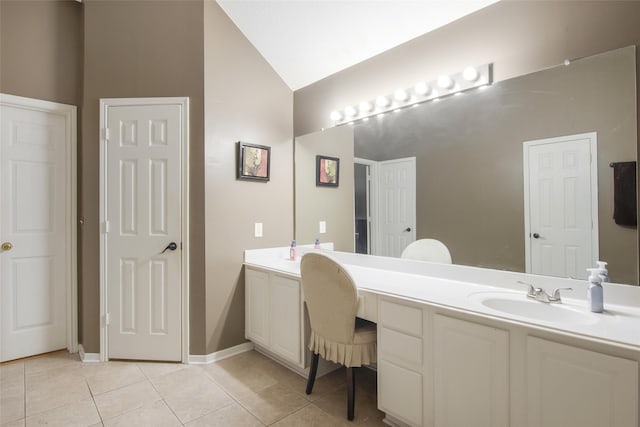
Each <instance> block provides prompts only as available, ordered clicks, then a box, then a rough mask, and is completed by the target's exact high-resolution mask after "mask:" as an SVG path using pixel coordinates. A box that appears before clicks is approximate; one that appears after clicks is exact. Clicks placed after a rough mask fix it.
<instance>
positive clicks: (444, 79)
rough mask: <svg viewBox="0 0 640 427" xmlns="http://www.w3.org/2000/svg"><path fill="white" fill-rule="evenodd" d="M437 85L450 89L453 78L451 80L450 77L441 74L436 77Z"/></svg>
mask: <svg viewBox="0 0 640 427" xmlns="http://www.w3.org/2000/svg"><path fill="white" fill-rule="evenodd" d="M438 86H440V87H441V88H443V89H451V88H452V87H453V80H451V77H449V76H447V75H446V74H443V75H441V76H440V77H438Z"/></svg>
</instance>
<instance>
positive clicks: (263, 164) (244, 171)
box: [236, 141, 271, 181]
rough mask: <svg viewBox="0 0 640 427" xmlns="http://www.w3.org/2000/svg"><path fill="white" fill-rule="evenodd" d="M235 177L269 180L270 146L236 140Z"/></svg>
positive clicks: (249, 179) (250, 179)
mask: <svg viewBox="0 0 640 427" xmlns="http://www.w3.org/2000/svg"><path fill="white" fill-rule="evenodd" d="M237 144H238V153H237V154H238V155H237V168H236V169H237V173H236V179H242V180H248V181H269V178H270V174H271V147H268V146H266V145H257V144H249V143H246V142H242V141H238V143H237Z"/></svg>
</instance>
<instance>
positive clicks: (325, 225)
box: [318, 221, 327, 234]
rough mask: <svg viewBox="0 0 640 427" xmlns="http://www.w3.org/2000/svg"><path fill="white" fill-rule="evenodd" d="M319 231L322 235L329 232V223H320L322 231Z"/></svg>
mask: <svg viewBox="0 0 640 427" xmlns="http://www.w3.org/2000/svg"><path fill="white" fill-rule="evenodd" d="M318 231H319V233H320V234H324V233H326V232H327V221H320V229H319V230H318Z"/></svg>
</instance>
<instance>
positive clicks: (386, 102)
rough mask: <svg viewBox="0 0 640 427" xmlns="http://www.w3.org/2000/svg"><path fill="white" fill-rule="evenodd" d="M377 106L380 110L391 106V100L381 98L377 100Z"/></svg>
mask: <svg viewBox="0 0 640 427" xmlns="http://www.w3.org/2000/svg"><path fill="white" fill-rule="evenodd" d="M376 105H377V106H378V107H380V108H384V107H387V106H388V105H389V98H387V97H386V96H379V97H377V98H376Z"/></svg>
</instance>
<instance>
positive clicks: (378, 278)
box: [245, 246, 640, 351]
mask: <svg viewBox="0 0 640 427" xmlns="http://www.w3.org/2000/svg"><path fill="white" fill-rule="evenodd" d="M327 247H330V246H327ZM309 250H313V249H310V248H308V247H301V248H299V249H298V255H299V256H298V258H297V260H296V261H290V260H289V259H287V256H288V248H270V249H257V250H247V251H245V264H246V265H249V266H254V267H258V268H262V269H267V270H270V271H274V272H277V273H280V274H285V275H289V276H293V277H297V278H299V277H300V258H301V256H302V255H304V253H305V252H306V251H309ZM323 250H324V251H325V252H326V253H327V254H329V255H330V256H332V257H334V258H335V259H336V260H338V261H339V262H341V263H342V264H343V265H344V266H345V268H346V270H347V271H348V272H349V273H350V274H351V275H352V277H353V279H354V281H355V283H356V286H357V287H358V289H359V290H363V291H370V292H373V293H376V294H381V295H391V296H396V297H400V298H404V299H407V300H411V301H415V302H420V303H426V304H429V305H435V306H439V307H445V308H448V309H454V310H457V311H462V312H467V313H471V314H476V315H481V316H483V317H488V318H491V319H499V320H501V321H506V322H510V323H516V324H522V325H526V326H527V327H533V328H537V329H544V330H552V331H554V332H558V333H564V334H570V335H575V336H579V337H583V338H588V339H590V340H593V341H599V342H605V343H607V344H611V345H616V346H620V347H624V348H630V349H633V350H638V351H640V287H638V286H629V285H616V284H605V285H604V295H605V312H604V313H591V312H590V311H588V309H587V302H586V289H587V283H586V282H585V281H580V280H573V279H560V278H551V277H543V276H534V275H529V274H524V273H514V272H504V271H498V270H488V269H479V268H475V267H465V266H454V265H445V264H434V263H426V262H420V261H410V260H401V259H395V258H385V257H376V256H369V255H359V254H350V253H344V252H334V251H329V250H326V249H323ZM519 281H522V282H527V283H531V284H533V285H535V286H539V287H543V288H544V289H546V290H547V291H548V292H551V291H552V290H553V288H557V287H572V288H573V291H563V292H562V301H563V302H562V304H560V305H558V304H546V303H542V302H536V301H531V300H528V299H527V297H526V291H527V289H526V286H525V285H522V284H519V283H518V282H519ZM487 298H496V299H500V300H502V299H507V300H514V301H516V304H525V303H529V304H543V305H544V307H538V306H536V307H532V308H534V309H537V310H542V312H543V313H544V310H561V311H562V313H567V311H568V312H569V313H567V314H569V315H570V316H569V317H568V318H569V321H565V320H562V321H557V320H553V319H546V318H545V315H544V314H543V315H542V316H536V317H535V318H532V317H528V316H526V315H520V314H517V311H516V312H514V313H507V312H504V311H502V310H496V309H494V308H491V307H489V306H487V305H486V304H484V303H483V301H486V299H487ZM520 301H522V302H520ZM560 306H561V307H560Z"/></svg>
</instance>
